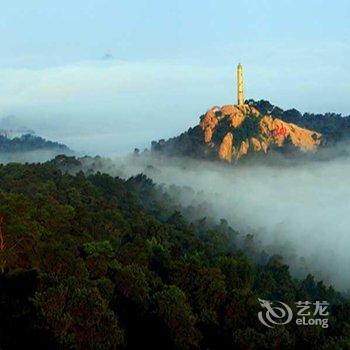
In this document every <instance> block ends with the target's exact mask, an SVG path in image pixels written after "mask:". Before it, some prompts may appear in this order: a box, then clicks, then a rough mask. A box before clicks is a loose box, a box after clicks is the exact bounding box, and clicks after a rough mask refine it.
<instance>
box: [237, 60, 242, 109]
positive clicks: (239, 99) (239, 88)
mask: <svg viewBox="0 0 350 350" xmlns="http://www.w3.org/2000/svg"><path fill="white" fill-rule="evenodd" d="M237 104H238V105H239V106H241V105H244V81H243V67H242V65H241V64H239V65H238V66H237Z"/></svg>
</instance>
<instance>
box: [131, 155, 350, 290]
mask: <svg viewBox="0 0 350 350" xmlns="http://www.w3.org/2000/svg"><path fill="white" fill-rule="evenodd" d="M147 164H152V165H153V166H154V168H149V167H148V170H145V169H146V168H145V165H147ZM126 169H127V170H126V174H125V175H126V176H130V175H134V174H136V173H139V172H143V173H146V174H147V175H148V176H149V177H151V178H152V179H153V180H154V181H155V182H156V183H164V184H167V185H170V184H176V185H180V186H190V187H192V188H193V189H194V190H196V191H202V193H203V196H204V199H205V200H207V201H208V202H209V203H210V204H211V206H212V210H213V216H214V217H217V218H218V219H219V218H226V219H227V220H228V221H229V222H230V224H231V225H232V226H233V227H234V228H235V229H237V230H238V231H241V232H244V233H253V234H254V236H255V237H256V241H257V242H261V245H262V248H266V247H267V249H268V250H269V252H271V251H272V252H273V251H275V253H282V254H283V256H284V257H285V261H286V263H289V264H290V265H291V269H292V271H293V273H296V274H297V275H298V276H299V277H303V274H305V273H306V272H311V273H313V274H314V275H315V276H316V277H317V278H318V279H323V280H324V281H325V282H326V283H332V284H334V285H335V286H336V287H337V288H340V289H343V290H345V289H349V288H350V274H349V273H348V272H349V266H350V177H349V176H348V174H349V173H350V162H349V158H338V159H337V160H333V161H327V162H326V161H324V162H309V163H307V164H303V165H297V166H293V167H268V166H264V165H254V166H244V167H227V166H222V165H220V164H218V163H208V162H198V161H191V162H185V161H179V162H177V163H176V164H175V163H174V162H173V161H172V162H167V161H164V160H163V161H159V160H158V161H157V160H150V159H148V161H147V162H145V161H144V160H142V159H141V160H139V161H138V162H136V164H135V162H134V161H133V162H130V163H128V166H127V167H126ZM152 169H153V170H152ZM184 204H188V203H184ZM305 266H306V267H305Z"/></svg>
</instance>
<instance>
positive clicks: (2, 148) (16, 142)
mask: <svg viewBox="0 0 350 350" xmlns="http://www.w3.org/2000/svg"><path fill="white" fill-rule="evenodd" d="M37 150H50V151H59V152H61V153H71V152H72V151H71V150H70V149H69V148H68V147H67V146H66V145H64V144H61V143H58V142H53V141H48V140H45V139H44V138H42V137H40V136H35V135H32V134H24V135H22V136H19V137H14V138H9V137H6V136H5V135H0V152H3V153H16V152H31V151H37Z"/></svg>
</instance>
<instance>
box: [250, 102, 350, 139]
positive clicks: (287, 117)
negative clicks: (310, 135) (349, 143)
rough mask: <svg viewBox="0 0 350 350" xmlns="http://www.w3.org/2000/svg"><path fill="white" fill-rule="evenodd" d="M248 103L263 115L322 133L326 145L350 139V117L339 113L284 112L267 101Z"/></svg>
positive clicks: (290, 110) (289, 110)
mask: <svg viewBox="0 0 350 350" xmlns="http://www.w3.org/2000/svg"><path fill="white" fill-rule="evenodd" d="M247 103H248V104H249V105H250V106H254V107H255V108H257V109H258V110H259V111H260V113H262V114H272V115H274V116H276V117H278V118H281V119H282V120H284V121H286V122H288V123H295V124H298V125H300V126H302V127H304V128H307V129H312V130H316V131H318V132H320V133H321V134H322V135H323V136H324V141H325V144H334V143H336V142H338V141H342V140H348V138H349V133H350V116H344V117H343V116H342V115H341V114H338V113H325V114H320V113H318V114H317V113H316V114H315V113H304V114H302V113H301V112H299V111H298V110H297V109H295V108H292V109H288V110H283V109H282V108H280V107H278V106H274V105H273V104H271V103H270V102H269V101H266V100H259V101H255V100H248V101H247Z"/></svg>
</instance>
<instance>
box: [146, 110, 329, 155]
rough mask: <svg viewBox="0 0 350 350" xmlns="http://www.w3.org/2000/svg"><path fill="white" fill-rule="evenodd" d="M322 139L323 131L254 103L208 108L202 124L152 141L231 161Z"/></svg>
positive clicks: (169, 149) (308, 147)
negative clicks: (261, 109)
mask: <svg viewBox="0 0 350 350" xmlns="http://www.w3.org/2000/svg"><path fill="white" fill-rule="evenodd" d="M321 140H322V134H321V133H319V132H316V131H313V130H309V129H305V128H302V127H300V126H298V125H296V124H292V123H287V122H285V121H283V120H281V119H279V118H275V117H273V116H272V115H263V114H261V113H260V112H259V111H258V110H257V109H256V108H255V107H253V106H251V105H242V106H237V105H225V106H222V107H218V106H215V107H213V108H211V109H209V110H208V111H207V112H206V113H205V114H204V115H203V116H202V117H201V119H200V123H199V125H197V126H196V127H194V128H191V129H189V130H188V131H187V132H185V133H183V134H181V135H180V136H178V137H176V138H173V139H170V140H168V141H164V140H161V141H159V142H153V143H152V150H153V151H164V152H166V153H168V154H169V153H170V154H176V155H186V156H195V157H202V158H216V159H221V160H223V161H226V162H232V161H236V160H239V159H240V158H242V157H244V156H246V155H248V154H251V153H257V152H260V153H262V154H266V153H268V152H269V150H271V149H274V150H276V149H277V150H278V149H284V148H287V147H288V148H289V149H295V150H299V151H302V152H309V151H315V150H316V149H317V148H318V146H319V145H320V143H321Z"/></svg>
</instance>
